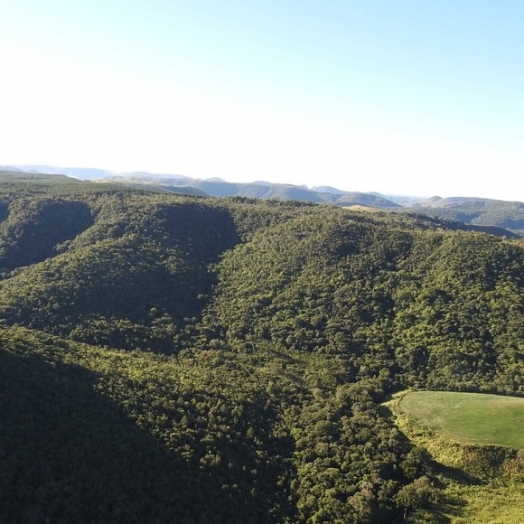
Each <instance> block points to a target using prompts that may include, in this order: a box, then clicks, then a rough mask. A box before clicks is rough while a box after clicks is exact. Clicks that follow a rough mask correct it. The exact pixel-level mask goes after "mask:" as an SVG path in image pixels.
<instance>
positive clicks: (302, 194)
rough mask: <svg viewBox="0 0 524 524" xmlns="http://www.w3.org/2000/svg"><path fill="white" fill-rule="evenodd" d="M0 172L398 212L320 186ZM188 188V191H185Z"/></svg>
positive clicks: (90, 172)
mask: <svg viewBox="0 0 524 524" xmlns="http://www.w3.org/2000/svg"><path fill="white" fill-rule="evenodd" d="M0 169H6V170H13V169H15V170H22V171H26V172H35V173H46V174H57V175H58V174H61V175H67V176H71V177H74V178H78V179H80V180H94V181H100V182H102V181H111V182H120V183H123V184H127V185H129V184H131V185H137V184H143V185H148V186H150V187H151V186H154V187H157V188H160V189H164V190H167V191H177V190H180V192H183V193H188V192H189V193H191V194H194V195H201V196H217V197H224V196H241V197H247V198H262V199H268V198H280V199H285V200H302V201H306V202H314V203H317V204H321V203H326V204H334V205H338V206H352V205H361V206H368V207H375V208H384V209H400V207H401V206H400V204H398V203H396V202H394V201H393V200H390V199H388V198H386V197H384V196H382V195H378V194H376V193H360V192H348V191H341V190H339V189H336V188H333V187H328V186H321V187H317V188H311V189H309V188H307V187H306V186H297V185H292V184H273V183H270V182H262V181H257V182H253V183H235V182H227V181H225V180H222V179H221V178H216V177H215V178H208V179H198V178H190V177H187V176H184V175H179V174H167V173H156V174H153V173H149V172H144V171H137V172H132V173H114V172H112V171H108V170H105V169H96V168H84V167H55V166H48V165H16V166H0ZM189 188H191V191H188V189H189Z"/></svg>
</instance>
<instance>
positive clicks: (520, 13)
mask: <svg viewBox="0 0 524 524" xmlns="http://www.w3.org/2000/svg"><path fill="white" fill-rule="evenodd" d="M0 70H1V71H2V81H1V82H0V144H2V147H1V148H0V163H2V164H8V163H17V164H30V163H35V164H52V165H58V166H88V167H100V168H106V169H111V170H115V171H120V172H122V171H134V170H147V171H152V172H164V173H165V172H167V173H180V174H185V175H188V176H197V177H203V178H205V177H212V176H221V177H223V178H226V179H228V180H236V181H253V180H260V179H263V180H269V181H274V182H289V183H296V184H307V185H309V186H313V185H326V184H328V185H333V186H336V187H339V188H341V189H347V190H357V191H380V192H383V193H389V194H391V193H397V194H414V195H428V196H431V195H435V194H438V195H441V196H458V195H469V196H484V197H492V198H504V199H515V200H523V201H524V182H523V181H522V174H523V173H524V147H523V145H524V97H523V91H524V89H523V87H524V2H521V1H506V0H501V1H499V2H492V1H490V2H488V1H483V0H475V1H468V0H455V1H448V0H439V1H433V0H426V1H420V0H417V1H415V0H411V1H407V0H389V1H381V0H377V1H374V0H369V1H365V0H361V1H358V2H357V1H350V0H349V1H343V2H342V1H330V2H326V1H324V2H320V1H313V0H303V1H300V2H298V1H283V0H281V1H279V2H276V1H271V0H269V1H264V2H259V1H250V2H246V1H243V2H240V1H236V0H234V1H212V0H192V1H177V0H170V1H168V0H149V1H147V2H146V1H144V0H126V1H122V0H105V1H103V2H102V1H99V0H91V1H89V2H87V1H78V0H67V1H65V0H47V1H46V2H42V1H39V0H33V1H30V0H16V1H15V0H2V1H1V2H0Z"/></svg>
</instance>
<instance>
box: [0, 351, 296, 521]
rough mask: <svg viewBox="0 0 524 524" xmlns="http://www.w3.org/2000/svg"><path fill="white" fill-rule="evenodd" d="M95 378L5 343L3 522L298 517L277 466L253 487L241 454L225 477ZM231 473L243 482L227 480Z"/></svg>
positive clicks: (1, 370) (0, 402)
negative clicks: (140, 418) (155, 432)
mask: <svg viewBox="0 0 524 524" xmlns="http://www.w3.org/2000/svg"><path fill="white" fill-rule="evenodd" d="M95 384H96V377H95V375H94V374H93V373H91V372H89V371H86V370H85V369H83V368H80V367H77V366H66V365H64V364H60V363H51V362H46V361H45V360H44V359H43V358H41V357H36V356H23V357H22V356H16V355H13V354H12V353H9V352H6V351H4V350H0V414H1V417H0V493H1V497H0V521H1V522H9V523H11V524H33V523H34V524H37V523H38V524H40V523H44V522H46V523H47V522H49V523H52V524H69V523H71V522H74V523H76V524H83V523H86V524H87V523H93V522H96V523H97V524H104V523H107V524H118V523H125V524H133V523H136V524H139V523H140V524H143V523H148V524H161V523H162V524H163V523H175V522H176V523H177V524H186V523H187V524H190V523H191V524H207V523H210V524H215V523H217V524H218V523H228V524H229V523H232V524H235V523H239V524H240V523H242V524H244V523H278V522H282V521H283V520H284V517H283V515H284V514H290V515H291V517H290V518H291V520H292V521H293V520H294V518H293V513H292V510H291V509H290V507H289V503H288V502H287V500H286V497H287V493H286V492H285V491H282V489H281V488H279V487H277V485H276V482H277V481H276V479H277V475H278V472H277V471H275V470H274V469H271V468H269V469H268V470H266V471H264V472H263V473H264V475H265V476H264V477H263V478H260V479H259V480H258V484H259V485H258V487H257V490H255V492H254V493H252V492H251V489H252V488H253V484H252V481H253V478H254V477H253V476H252V473H250V472H243V470H242V464H239V465H237V466H235V468H234V469H233V470H231V469H229V471H228V472H227V475H228V476H229V478H226V476H225V475H226V473H224V471H225V470H221V469H213V468H210V467H209V466H202V464H200V463H198V462H191V461H190V460H185V459H183V458H182V456H181V455H180V453H179V452H178V450H175V451H172V450H169V449H168V448H166V447H165V446H164V445H162V444H161V443H160V442H159V441H157V440H156V439H155V438H154V437H153V436H152V435H151V434H150V433H148V432H147V431H145V430H143V429H141V428H139V427H138V426H137V425H136V424H135V423H134V422H133V421H132V420H131V419H130V418H129V417H128V416H127V415H126V414H125V413H124V411H123V410H122V409H121V408H120V407H119V406H118V405H117V404H115V403H113V402H112V401H110V400H108V399H107V398H105V397H103V396H102V395H101V394H100V393H98V392H97V391H96V389H95ZM224 440H225V441H227V438H226V437H224ZM205 445H206V444H202V443H198V442H194V441H189V442H187V446H188V447H191V446H205ZM222 445H224V447H225V448H227V446H229V448H231V443H229V445H228V444H226V442H224V443H221V442H216V443H215V446H217V447H218V450H219V452H220V451H221V448H220V446H222ZM228 452H230V453H234V449H228ZM253 453H254V450H253ZM250 460H251V461H252V462H253V463H255V462H256V460H255V457H250ZM235 482H236V483H237V484H238V488H237V489H231V488H230V489H226V487H225V486H224V484H227V485H228V486H232V485H233V484H234V483H235Z"/></svg>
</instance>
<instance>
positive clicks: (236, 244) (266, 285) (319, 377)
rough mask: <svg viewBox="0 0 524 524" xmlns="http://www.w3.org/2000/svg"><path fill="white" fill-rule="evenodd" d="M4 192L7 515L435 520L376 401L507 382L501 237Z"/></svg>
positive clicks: (514, 309) (114, 194) (325, 210)
mask: <svg viewBox="0 0 524 524" xmlns="http://www.w3.org/2000/svg"><path fill="white" fill-rule="evenodd" d="M13 176H14V175H13ZM0 199H1V202H0V220H1V222H0V267H1V281H0V322H1V327H0V413H2V419H1V420H0V489H1V492H2V497H1V498H0V520H1V521H2V522H10V523H21V524H22V523H24V524H25V523H33V522H34V523H41V522H49V523H53V524H54V523H61V524H62V523H63V524H65V523H69V522H73V521H74V522H78V523H91V522H97V523H108V524H109V523H119V522H121V523H126V524H127V523H133V522H136V523H143V522H148V523H158V524H163V523H168V522H177V523H188V524H189V523H201V524H207V523H217V524H218V523H237V522H238V523H253V524H258V523H275V524H278V523H288V524H295V523H310V524H313V523H346V522H349V523H351V522H353V523H365V522H369V523H382V522H392V523H394V522H435V523H440V522H450V519H451V518H452V516H453V515H460V512H461V509H460V508H461V505H464V501H461V500H456V499H453V498H450V497H449V495H448V493H447V491H446V480H445V477H443V476H442V471H443V469H442V467H441V466H440V465H439V464H438V463H437V462H435V461H433V460H431V459H430V458H429V456H428V455H427V453H426V452H425V451H424V450H423V449H420V448H418V447H416V446H415V445H414V443H413V442H412V441H411V440H410V439H409V438H408V437H407V436H406V435H405V434H404V433H403V431H401V430H400V429H399V427H397V426H396V425H395V422H394V420H393V419H392V417H391V416H390V414H389V413H388V411H387V410H386V409H385V408H384V407H383V406H382V403H383V402H384V401H385V400H386V399H387V398H388V395H390V394H392V393H395V392H397V391H401V390H404V389H406V388H420V389H426V388H427V389H436V390H454V391H477V392H491V393H499V394H508V395H524V379H523V371H524V368H523V358H522V356H523V354H524V327H523V326H524V323H523V315H524V256H523V255H524V250H523V247H522V245H521V244H520V243H519V242H520V241H518V240H509V239H507V238H503V237H498V236H494V235H488V234H485V233H480V232H474V231H468V230H467V228H466V227H465V226H463V225H460V224H458V223H453V222H449V221H448V222H445V221H439V220H437V219H432V218H424V217H422V216H407V215H402V214H391V213H383V212H373V213H369V212H366V213H359V212H355V211H350V210H346V209H342V208H337V207H331V206H327V205H313V204H305V203H298V202H287V203H286V202H281V201H275V200H269V201H258V200H254V199H247V198H238V197H237V198H225V199H210V198H205V199H204V198H198V197H189V196H180V195H172V194H159V193H148V192H145V191H137V190H133V189H122V188H121V187H119V186H110V185H107V186H106V185H98V184H92V183H86V182H71V181H70V180H66V181H61V182H56V181H55V182H50V181H49V180H48V179H46V178H45V177H44V178H38V177H36V179H23V180H22V179H18V180H16V181H13V180H12V178H9V177H5V178H4V180H3V181H1V180H0ZM516 455H517V450H508V451H507V452H506V455H504V456H505V457H509V458H515V457H516ZM455 477H456V478H464V482H471V483H472V485H473V484H474V482H477V481H478V482H482V479H481V478H480V477H479V478H478V479H475V478H474V476H471V475H470V476H467V475H464V477H460V475H459V472H458V473H457V475H455ZM512 481H513V482H516V483H521V484H522V482H523V479H522V478H520V477H515V478H513V480H512Z"/></svg>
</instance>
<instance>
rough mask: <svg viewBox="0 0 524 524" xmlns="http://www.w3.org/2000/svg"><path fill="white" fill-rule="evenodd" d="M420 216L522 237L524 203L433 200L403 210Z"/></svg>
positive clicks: (472, 198)
mask: <svg viewBox="0 0 524 524" xmlns="http://www.w3.org/2000/svg"><path fill="white" fill-rule="evenodd" d="M404 210H405V211H416V212H417V213H422V214H424V215H428V216H432V217H438V218H449V219H453V220H460V221H461V222H465V223H466V224H471V225H475V226H496V227H502V228H505V229H509V230H510V231H514V232H516V233H519V234H523V233H524V203H523V202H508V201H505V200H491V199H487V198H474V197H449V198H440V197H433V198H430V199H428V200H425V201H423V202H421V203H420V204H416V205H412V206H410V207H406V208H404Z"/></svg>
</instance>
